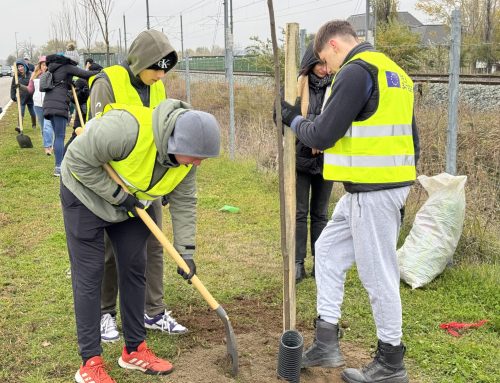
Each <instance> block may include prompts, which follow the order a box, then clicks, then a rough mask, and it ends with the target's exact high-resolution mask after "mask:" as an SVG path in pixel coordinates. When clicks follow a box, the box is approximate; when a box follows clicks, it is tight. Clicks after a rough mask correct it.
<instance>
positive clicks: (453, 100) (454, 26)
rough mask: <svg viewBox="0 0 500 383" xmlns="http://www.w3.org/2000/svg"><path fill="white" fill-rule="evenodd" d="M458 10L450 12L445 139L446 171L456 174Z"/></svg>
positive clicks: (458, 61)
mask: <svg viewBox="0 0 500 383" xmlns="http://www.w3.org/2000/svg"><path fill="white" fill-rule="evenodd" d="M460 40H461V30H460V10H458V9H455V10H453V11H452V12H451V45H450V79H449V86H448V98H449V101H448V130H447V140H446V172H447V173H449V174H451V175H456V174H457V131H458V96H459V89H458V88H459V75H460V42H461V41H460Z"/></svg>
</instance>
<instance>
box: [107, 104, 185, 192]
mask: <svg viewBox="0 0 500 383" xmlns="http://www.w3.org/2000/svg"><path fill="white" fill-rule="evenodd" d="M112 109H119V110H125V111H127V112H129V113H130V114H132V116H134V117H135V119H136V120H137V123H138V125H139V134H138V136H137V140H136V143H135V146H134V148H133V149H132V151H131V152H130V154H129V155H128V156H127V157H126V158H124V159H123V160H119V161H111V162H110V163H109V164H110V165H111V167H112V168H113V169H114V170H115V171H116V172H117V173H118V175H119V176H120V178H121V179H122V180H123V181H124V182H125V183H126V185H127V186H128V187H129V190H130V192H131V193H132V194H134V195H135V196H136V197H137V198H138V199H140V200H141V201H152V200H155V199H157V198H159V197H161V196H163V195H165V194H168V193H170V192H171V191H172V190H174V189H175V187H176V186H177V185H178V184H179V183H180V182H181V181H182V180H183V179H184V177H186V175H187V174H188V173H189V171H190V170H191V167H192V165H187V166H177V167H171V168H168V169H166V172H165V174H164V175H163V176H162V177H161V178H160V179H159V180H156V181H155V183H154V184H153V183H152V182H153V180H152V177H153V171H154V167H155V165H156V164H157V162H156V153H157V149H156V145H155V142H154V134H153V125H152V124H153V113H152V109H151V108H146V107H144V106H135V105H123V104H109V105H107V106H106V108H105V109H104V111H103V115H104V114H105V113H107V112H109V111H110V110H112ZM184 112H185V109H180V110H179V112H178V113H179V114H180V113H184ZM174 113H175V112H174ZM174 116H175V114H174V115H173V117H174Z"/></svg>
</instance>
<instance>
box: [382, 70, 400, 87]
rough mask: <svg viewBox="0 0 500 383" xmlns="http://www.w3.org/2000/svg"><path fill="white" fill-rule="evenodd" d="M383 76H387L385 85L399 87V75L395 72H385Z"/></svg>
mask: <svg viewBox="0 0 500 383" xmlns="http://www.w3.org/2000/svg"><path fill="white" fill-rule="evenodd" d="M385 77H386V78H387V86H388V87H389V88H401V83H400V82H399V76H398V74H397V73H396V72H390V71H386V72H385Z"/></svg>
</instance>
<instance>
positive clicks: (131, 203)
mask: <svg viewBox="0 0 500 383" xmlns="http://www.w3.org/2000/svg"><path fill="white" fill-rule="evenodd" d="M119 206H120V209H122V210H124V211H126V212H127V213H128V215H129V216H131V217H135V216H136V215H137V211H136V210H135V208H136V207H138V208H140V209H144V205H143V204H142V203H141V201H139V200H138V199H137V198H135V197H134V196H133V195H132V194H127V198H125V200H124V201H123V202H122V203H120V204H119Z"/></svg>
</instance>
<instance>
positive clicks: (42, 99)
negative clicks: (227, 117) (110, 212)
mask: <svg viewBox="0 0 500 383" xmlns="http://www.w3.org/2000/svg"><path fill="white" fill-rule="evenodd" d="M75 48H76V46H75V45H74V44H73V43H70V44H68V46H67V50H66V51H65V52H63V53H57V54H52V55H47V56H40V57H39V59H38V63H37V64H36V67H35V66H34V65H33V64H31V63H30V62H29V57H27V56H25V58H24V60H21V59H19V60H16V63H15V66H16V70H17V75H18V76H17V77H18V84H16V81H15V76H14V78H13V79H12V85H11V99H12V101H15V102H17V96H16V89H17V88H19V94H20V100H19V105H20V108H21V117H22V118H24V114H25V110H26V108H27V109H28V111H29V113H30V116H31V126H32V128H33V129H36V127H37V120H38V125H39V126H40V133H41V136H42V143H43V149H44V152H45V154H46V155H48V156H51V155H54V161H55V166H54V172H53V174H54V176H56V177H59V176H60V175H61V162H62V159H63V155H64V139H65V136H66V126H67V125H68V124H69V122H70V120H71V113H70V107H71V104H72V103H74V102H75V100H73V96H72V91H71V86H72V85H76V86H77V89H78V92H77V95H78V101H77V102H79V103H80V105H82V106H84V105H85V104H86V98H88V93H89V88H88V84H87V80H88V79H89V78H90V77H91V76H94V75H96V74H97V73H99V72H100V70H101V69H102V67H101V66H100V65H98V64H94V63H93V62H92V59H90V63H89V61H87V62H86V66H87V67H86V70H84V69H81V68H79V67H78V65H79V63H80V56H79V54H78V52H77V51H76V49H75ZM92 65H93V67H92ZM46 71H49V72H51V73H52V76H53V84H54V87H53V89H51V90H50V91H46V92H43V91H42V90H41V89H40V76H42V74H43V73H45V72H46ZM75 77H76V78H78V80H77V81H76V82H75V81H74V79H75ZM85 107H86V106H85ZM75 117H76V118H75V125H76V126H78V124H79V121H78V120H79V119H78V118H77V116H75ZM19 124H21V121H19ZM16 131H18V132H20V128H19V126H18V127H17V128H16Z"/></svg>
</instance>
